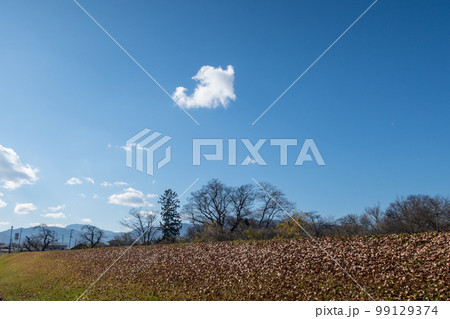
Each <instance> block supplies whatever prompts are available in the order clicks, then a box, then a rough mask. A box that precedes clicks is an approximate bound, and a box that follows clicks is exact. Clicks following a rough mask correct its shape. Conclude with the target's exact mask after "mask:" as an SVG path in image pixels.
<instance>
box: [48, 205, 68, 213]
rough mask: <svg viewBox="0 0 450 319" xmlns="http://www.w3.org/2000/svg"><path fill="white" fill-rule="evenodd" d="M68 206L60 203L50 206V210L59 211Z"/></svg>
mask: <svg viewBox="0 0 450 319" xmlns="http://www.w3.org/2000/svg"><path fill="white" fill-rule="evenodd" d="M64 208H66V205H58V206H55V207H49V208H48V210H50V211H52V212H57V211H58V210H61V209H64Z"/></svg>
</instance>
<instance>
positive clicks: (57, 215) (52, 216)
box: [41, 212, 66, 219]
mask: <svg viewBox="0 0 450 319" xmlns="http://www.w3.org/2000/svg"><path fill="white" fill-rule="evenodd" d="M41 216H42V217H46V218H55V219H60V218H66V214H64V213H63V212H59V213H48V214H45V215H41Z"/></svg>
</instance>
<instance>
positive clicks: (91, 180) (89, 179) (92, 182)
mask: <svg viewBox="0 0 450 319" xmlns="http://www.w3.org/2000/svg"><path fill="white" fill-rule="evenodd" d="M84 179H85V180H86V181H87V182H89V183H91V184H92V185H94V184H95V181H94V179H93V178H92V177H85V178H84Z"/></svg>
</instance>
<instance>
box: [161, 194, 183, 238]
mask: <svg viewBox="0 0 450 319" xmlns="http://www.w3.org/2000/svg"><path fill="white" fill-rule="evenodd" d="M158 203H159V204H161V214H162V218H161V219H162V221H160V222H159V229H160V230H161V232H162V238H161V240H162V241H174V240H175V238H177V237H178V236H179V235H180V229H181V218H180V215H179V214H178V211H177V209H178V208H179V207H180V200H179V199H178V195H177V193H176V192H174V191H173V190H171V189H167V190H165V191H164V194H163V195H161V196H160V197H159V200H158Z"/></svg>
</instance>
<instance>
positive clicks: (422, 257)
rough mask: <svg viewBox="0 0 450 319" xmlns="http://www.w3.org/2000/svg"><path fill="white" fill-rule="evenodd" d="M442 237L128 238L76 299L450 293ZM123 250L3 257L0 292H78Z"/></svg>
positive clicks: (54, 295)
mask: <svg viewBox="0 0 450 319" xmlns="http://www.w3.org/2000/svg"><path fill="white" fill-rule="evenodd" d="M449 239H450V234H449V233H441V234H435V233H427V234H414V235H389V236H387V235H383V236H355V237H343V238H340V237H328V238H320V239H319V240H318V241H317V242H316V241H313V240H310V239H305V238H301V239H296V240H273V241H241V242H220V243H201V244H175V245H156V246H149V247H133V248H131V249H130V250H129V251H128V252H127V253H126V254H125V255H124V256H123V257H122V258H121V259H120V260H119V261H118V262H117V263H116V264H115V265H114V266H113V267H112V268H111V269H110V270H109V271H108V272H107V273H106V274H105V275H104V276H103V277H102V278H101V279H100V280H99V281H98V282H97V283H96V284H95V286H94V287H93V288H92V289H91V290H89V291H88V292H87V293H86V294H85V295H84V296H83V300H370V296H372V297H373V298H374V299H375V300H450V291H449V286H448V282H449V279H450V278H449V258H450V257H449V256H450V253H449V250H450V248H449ZM317 243H319V244H320V245H321V246H322V247H323V248H324V249H325V250H326V251H327V252H329V254H330V255H332V256H333V257H334V259H335V260H336V261H337V262H338V263H339V264H340V265H341V266H342V268H344V269H345V270H346V271H347V272H348V274H349V275H351V277H353V279H355V280H356V281H357V282H358V283H359V284H360V285H361V286H362V287H363V288H364V289H365V291H363V290H361V289H360V287H359V286H358V285H357V284H356V283H355V282H354V281H352V279H351V278H350V277H349V276H348V275H347V274H346V273H345V272H344V271H343V270H342V269H341V268H340V267H339V266H337V265H336V263H335V262H334V261H333V260H331V259H330V258H329V257H328V256H327V255H326V254H325V253H324V252H323V251H322V250H321V249H320V248H319V247H318V244H317ZM124 249H125V248H101V249H88V250H77V251H57V252H56V251H55V252H33V253H21V254H11V255H4V256H1V257H0V295H1V296H2V298H4V299H6V300H74V299H77V298H78V296H80V295H81V294H82V293H83V292H84V291H85V290H86V288H88V287H89V286H90V284H91V283H92V282H93V281H94V280H95V279H96V278H98V276H99V275H100V274H101V273H102V272H103V271H104V270H105V269H106V268H107V267H108V266H109V265H110V264H111V263H112V262H113V261H114V260H115V259H117V257H119V256H120V255H121V254H122V253H123V251H124ZM369 294H370V296H369Z"/></svg>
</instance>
